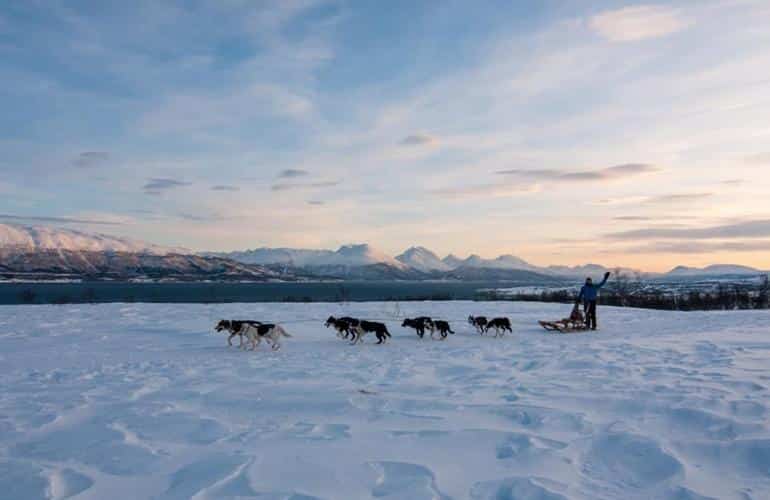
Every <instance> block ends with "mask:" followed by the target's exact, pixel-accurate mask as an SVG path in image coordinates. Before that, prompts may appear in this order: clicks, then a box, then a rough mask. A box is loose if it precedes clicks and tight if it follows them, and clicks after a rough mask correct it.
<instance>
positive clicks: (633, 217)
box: [612, 215, 653, 222]
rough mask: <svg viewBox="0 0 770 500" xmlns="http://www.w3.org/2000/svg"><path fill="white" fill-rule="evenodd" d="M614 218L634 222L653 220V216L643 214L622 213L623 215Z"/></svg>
mask: <svg viewBox="0 0 770 500" xmlns="http://www.w3.org/2000/svg"><path fill="white" fill-rule="evenodd" d="M612 220H620V221H627V222H634V221H650V220H653V218H652V217H644V216H641V215H621V216H618V217H613V218H612Z"/></svg>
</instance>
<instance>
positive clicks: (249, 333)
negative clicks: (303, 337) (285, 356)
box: [241, 323, 291, 351]
mask: <svg viewBox="0 0 770 500" xmlns="http://www.w3.org/2000/svg"><path fill="white" fill-rule="evenodd" d="M241 333H242V334H243V335H244V336H245V337H246V341H247V343H250V344H251V350H252V351H253V350H255V349H256V348H257V346H258V345H259V343H260V342H262V339H265V341H266V342H267V343H268V344H270V345H271V347H272V348H273V350H274V351H277V350H278V349H280V348H281V337H289V338H291V335H289V334H288V333H286V330H284V329H283V327H282V326H281V325H272V324H267V323H264V324H261V325H252V324H250V323H247V324H244V325H243V328H242V329H241ZM244 349H245V346H244Z"/></svg>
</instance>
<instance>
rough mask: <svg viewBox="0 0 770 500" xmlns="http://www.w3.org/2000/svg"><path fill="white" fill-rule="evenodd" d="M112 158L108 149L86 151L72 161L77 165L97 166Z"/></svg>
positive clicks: (83, 166)
mask: <svg viewBox="0 0 770 500" xmlns="http://www.w3.org/2000/svg"><path fill="white" fill-rule="evenodd" d="M109 159H110V154H109V153H108V152H106V151H84V152H82V153H80V154H79V155H78V156H77V158H75V159H74V160H73V161H72V164H73V165H75V166H76V167H81V168H85V167H97V166H99V165H103V164H104V163H106V162H107V161H108V160H109Z"/></svg>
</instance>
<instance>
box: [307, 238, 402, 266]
mask: <svg viewBox="0 0 770 500" xmlns="http://www.w3.org/2000/svg"><path fill="white" fill-rule="evenodd" d="M322 260H324V262H322V263H318V264H316V265H332V266H368V265H372V264H387V265H389V266H393V267H396V268H399V269H403V268H405V267H406V266H405V265H404V264H403V263H401V262H399V261H397V260H396V259H394V258H393V257H391V256H390V255H388V254H386V253H385V252H382V251H380V250H378V249H376V248H374V247H372V246H371V245H368V244H366V243H363V244H356V245H343V246H341V247H340V248H339V250H337V251H336V252H334V253H333V254H331V255H329V256H328V257H327V258H326V259H322Z"/></svg>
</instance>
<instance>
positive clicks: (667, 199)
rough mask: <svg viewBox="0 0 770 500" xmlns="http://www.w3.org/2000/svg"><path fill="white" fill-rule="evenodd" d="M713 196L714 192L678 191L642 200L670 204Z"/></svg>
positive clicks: (654, 203)
mask: <svg viewBox="0 0 770 500" xmlns="http://www.w3.org/2000/svg"><path fill="white" fill-rule="evenodd" d="M713 196H714V193H678V194H664V195H661V196H651V197H649V198H647V199H645V200H644V203H645V204H646V205H672V204H677V203H690V202H693V201H700V200H705V199H707V198H711V197H713Z"/></svg>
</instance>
